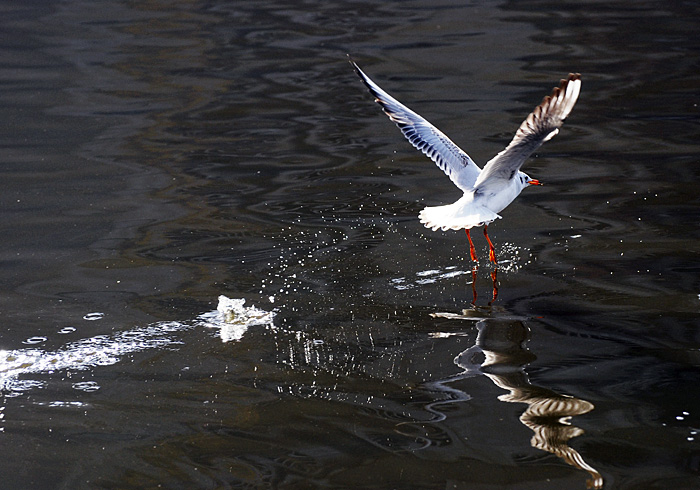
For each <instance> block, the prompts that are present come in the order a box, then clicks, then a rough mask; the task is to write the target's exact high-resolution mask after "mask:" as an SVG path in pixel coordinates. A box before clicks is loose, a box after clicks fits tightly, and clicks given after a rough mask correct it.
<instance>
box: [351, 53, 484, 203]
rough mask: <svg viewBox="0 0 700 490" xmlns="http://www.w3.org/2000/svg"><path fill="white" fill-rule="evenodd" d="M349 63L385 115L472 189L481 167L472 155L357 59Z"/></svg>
mask: <svg viewBox="0 0 700 490" xmlns="http://www.w3.org/2000/svg"><path fill="white" fill-rule="evenodd" d="M350 63H351V64H352V66H353V67H354V68H355V71H356V72H357V74H358V75H359V76H360V78H361V79H362V81H363V82H364V84H365V85H366V86H367V88H368V89H369V91H370V93H371V94H372V95H374V97H375V100H376V101H377V102H378V103H379V105H381V106H382V109H383V110H384V112H385V113H386V115H387V116H389V119H391V120H392V121H394V122H395V123H396V125H397V126H398V127H399V129H400V130H401V132H402V133H403V134H404V136H405V137H406V138H407V139H408V141H410V142H411V144H412V145H413V146H415V147H416V148H417V149H419V150H420V151H422V152H423V153H424V154H425V155H426V156H427V157H428V158H430V159H431V160H432V161H434V162H435V163H436V164H437V166H438V167H440V169H442V171H443V172H445V174H446V175H447V176H448V177H449V178H450V180H451V181H452V182H453V183H454V184H455V185H456V186H457V187H459V188H460V189H462V190H463V191H464V192H467V191H470V190H471V189H472V188H473V187H474V182H476V179H477V177H479V173H480V172H481V169H480V168H479V167H478V165H477V164H476V163H474V161H473V160H472V159H471V158H469V155H467V154H466V153H465V152H464V151H462V149H461V148H459V147H458V146H457V145H455V144H454V143H453V142H452V141H451V140H450V139H449V138H448V137H447V136H445V134H443V132H442V131H440V130H439V129H438V128H436V127H435V126H433V125H432V124H430V123H429V122H428V121H426V120H425V119H423V118H422V117H421V116H420V115H418V114H416V113H415V112H413V111H412V110H411V109H409V108H408V107H406V106H405V105H403V104H402V103H401V102H399V101H398V100H396V99H395V98H393V97H392V96H391V95H389V94H388V93H386V92H385V91H384V90H382V88H381V87H380V86H379V85H377V84H376V83H374V82H373V81H372V80H371V79H370V78H369V77H368V76H367V75H365V73H364V72H363V71H362V70H360V67H359V66H357V64H356V63H355V62H354V61H352V60H350Z"/></svg>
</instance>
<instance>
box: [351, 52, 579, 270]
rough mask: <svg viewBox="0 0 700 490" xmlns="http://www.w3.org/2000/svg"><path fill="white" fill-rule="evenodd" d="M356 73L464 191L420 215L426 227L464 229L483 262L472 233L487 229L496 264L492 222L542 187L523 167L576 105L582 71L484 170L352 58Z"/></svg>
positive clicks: (530, 118) (529, 119) (557, 90)
mask: <svg viewBox="0 0 700 490" xmlns="http://www.w3.org/2000/svg"><path fill="white" fill-rule="evenodd" d="M350 63H351V64H352V66H353V68H354V69H355V72H356V73H357V74H358V75H359V77H360V79H362V82H363V83H364V84H365V85H366V86H367V88H368V89H369V91H370V93H371V94H372V95H373V96H374V97H375V101H376V102H377V103H379V105H381V106H382V109H383V110H384V112H385V113H386V115H387V116H389V119H391V120H392V121H393V122H394V123H396V126H398V128H399V129H400V130H401V132H402V133H403V135H404V136H405V137H406V139H408V141H409V142H410V143H411V144H412V145H413V146H414V147H416V148H417V149H418V150H420V151H421V152H423V153H424V154H425V155H426V156H427V157H428V158H430V159H431V160H432V161H433V162H435V163H436V164H437V166H438V167H439V168H440V169H441V170H442V171H443V172H445V174H446V175H447V176H448V177H449V178H450V180H451V181H452V183H453V184H455V185H456V186H457V187H458V188H459V189H460V190H461V191H462V192H464V195H463V196H462V197H461V198H460V199H459V200H458V201H456V202H454V203H452V204H447V205H444V206H432V207H427V208H425V209H423V210H422V211H421V212H420V214H419V215H418V217H419V218H420V222H421V223H423V224H424V225H425V226H426V228H431V229H432V230H433V231H435V230H437V229H438V228H439V229H442V230H461V229H464V230H465V231H466V233H467V238H468V239H469V252H470V255H471V259H472V260H473V261H475V262H477V261H478V259H477V257H476V252H475V250H474V243H473V242H472V237H471V235H470V233H469V230H471V229H472V228H473V227H475V226H483V227H484V236H485V237H486V240H487V242H488V244H489V260H490V261H491V262H493V263H494V264H497V262H496V252H495V250H494V248H493V243H492V242H491V239H490V238H489V235H488V231H487V230H488V225H489V224H490V223H492V222H493V221H494V220H496V219H498V218H500V217H501V216H499V215H498V213H500V212H501V211H502V210H503V209H505V208H506V206H508V205H509V204H510V203H511V202H513V200H514V199H515V198H516V197H518V195H519V194H520V192H521V191H522V190H523V189H524V188H526V187H528V186H531V185H542V184H541V183H540V181H539V180H537V179H532V178H530V176H529V175H527V174H526V173H524V172H521V171H520V167H522V165H523V164H524V163H525V160H527V158H528V157H529V156H530V155H531V154H532V152H533V151H535V150H536V149H537V148H539V147H540V145H541V144H542V143H544V142H545V141H548V140H550V139H552V138H553V137H554V136H555V135H556V134H557V133H558V132H559V128H560V127H561V126H562V124H563V123H564V119H566V117H567V116H568V115H569V113H570V112H571V110H572V109H573V108H574V104H575V103H576V100H577V99H578V95H579V92H580V91H581V75H580V74H579V73H569V76H568V77H567V78H566V79H564V80H561V82H560V84H559V86H558V87H555V88H554V90H552V93H551V95H548V96H546V97H545V98H544V99H543V100H542V102H541V103H540V105H538V106H537V107H535V110H533V111H532V113H530V115H528V116H527V118H525V120H524V121H523V122H522V124H521V125H520V127H519V128H518V130H517V131H516V132H515V136H514V137H513V140H512V141H511V142H510V144H509V145H508V146H506V148H505V149H504V150H503V151H501V152H500V153H499V154H498V155H496V156H495V157H493V158H492V159H491V160H489V161H488V162H487V163H486V165H485V166H484V168H483V170H482V169H480V168H479V166H478V165H477V164H476V163H474V161H473V160H472V159H471V158H470V157H469V155H467V154H466V153H465V152H464V151H463V150H462V149H461V148H460V147H458V146H457V145H455V144H454V143H453V142H452V140H450V139H449V138H448V137H447V136H446V135H445V134H444V133H443V132H442V131H440V130H439V129H438V128H436V127H435V126H433V125H432V124H430V123H429V122H428V121H427V120H425V119H424V118H423V117H421V116H420V115H419V114H417V113H415V112H413V111H412V110H411V109H409V108H408V107H406V106H405V105H403V104H402V103H401V102H399V101H398V100H396V99H395V98H393V97H392V96H391V95H389V94H388V93H386V92H385V91H384V90H382V88H381V87H380V86H379V85H377V84H376V83H374V82H373V81H372V79H371V78H369V77H368V76H367V75H366V74H365V72H363V71H362V70H361V69H360V67H359V66H357V64H356V63H355V62H354V61H353V60H350Z"/></svg>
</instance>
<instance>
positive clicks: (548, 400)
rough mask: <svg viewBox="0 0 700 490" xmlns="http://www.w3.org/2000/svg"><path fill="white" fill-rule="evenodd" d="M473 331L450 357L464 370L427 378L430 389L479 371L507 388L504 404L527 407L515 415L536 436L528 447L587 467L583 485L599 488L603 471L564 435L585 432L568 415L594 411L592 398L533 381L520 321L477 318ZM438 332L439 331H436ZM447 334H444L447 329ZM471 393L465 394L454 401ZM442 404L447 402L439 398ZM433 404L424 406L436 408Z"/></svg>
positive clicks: (444, 315)
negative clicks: (468, 343)
mask: <svg viewBox="0 0 700 490" xmlns="http://www.w3.org/2000/svg"><path fill="white" fill-rule="evenodd" d="M433 316H435V317H442V318H449V319H468V320H474V319H475V318H474V317H473V316H469V315H468V311H466V310H465V312H464V314H462V315H458V314H454V313H434V314H433ZM476 327H477V329H478V335H477V338H476V342H475V343H474V345H473V346H472V347H470V348H468V349H466V350H465V351H463V352H462V353H460V354H459V355H458V356H457V357H456V358H455V359H454V362H455V364H456V365H457V366H459V367H460V368H461V369H462V370H463V372H462V373H461V374H459V375H455V376H451V377H449V378H448V379H445V380H440V381H437V382H433V383H431V385H432V386H431V387H432V388H436V389H440V390H442V389H448V390H449V391H453V390H454V388H450V387H447V386H445V383H451V382H454V381H456V380H457V379H463V378H468V377H472V376H475V375H477V374H483V375H485V376H486V377H488V378H489V379H490V380H491V381H492V382H493V383H494V384H495V385H496V386H498V387H499V388H502V389H504V390H507V391H508V393H507V394H504V395H500V396H499V397H498V399H499V400H500V401H503V402H508V403H524V404H526V405H527V408H526V409H525V411H524V412H523V414H522V415H521V416H520V422H522V424H523V425H525V426H526V427H528V428H529V429H530V430H532V431H533V432H534V433H535V435H534V436H533V437H532V439H531V440H530V444H531V445H532V447H534V448H536V449H540V450H542V451H547V452H549V453H552V454H554V455H555V456H557V457H559V458H561V459H562V460H563V461H564V462H566V463H567V464H569V465H571V466H573V467H574V468H578V469H581V470H584V471H587V472H588V473H589V474H590V476H591V478H590V479H589V480H588V481H587V487H588V488H593V489H600V488H602V487H603V477H602V475H601V474H600V473H599V472H598V471H597V470H596V469H595V468H593V467H592V466H591V465H589V464H588V463H586V461H584V459H583V457H582V456H581V454H579V453H578V451H576V450H575V449H573V448H571V447H569V446H568V445H567V442H568V441H569V439H572V438H574V437H577V436H579V435H581V434H583V433H584V431H583V430H582V429H580V428H578V427H575V426H573V425H571V418H572V417H574V416H576V415H582V414H584V413H588V412H590V411H591V410H593V408H594V406H593V404H592V403H590V402H588V401H586V400H581V399H579V398H574V397H571V396H566V395H561V394H559V393H556V392H554V391H552V390H549V389H547V388H542V387H539V386H535V385H533V384H532V383H531V382H530V381H529V379H528V377H527V374H526V373H525V370H524V366H525V365H526V364H528V363H530V362H532V361H533V360H535V359H536V356H535V355H534V354H532V352H530V351H529V350H528V349H527V348H525V347H524V343H525V342H526V341H527V339H528V334H529V330H528V328H527V327H526V326H525V325H524V324H523V323H522V321H520V320H507V321H505V322H504V321H496V320H493V319H481V320H480V321H478V322H477V324H476ZM435 335H436V336H443V335H445V334H444V333H437V334H435ZM447 335H449V334H447ZM469 398H471V397H470V396H469V395H467V394H466V393H465V394H464V395H463V396H461V397H457V398H455V397H454V396H452V400H453V401H459V400H466V399H469ZM439 403H440V404H445V403H449V402H445V401H442V402H439ZM435 405H436V404H432V406H431V407H428V408H429V410H431V411H433V413H435V411H436V406H435Z"/></svg>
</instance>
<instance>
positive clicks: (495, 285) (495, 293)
mask: <svg viewBox="0 0 700 490" xmlns="http://www.w3.org/2000/svg"><path fill="white" fill-rule="evenodd" d="M497 272H498V269H494V270H493V272H491V280H492V281H493V298H492V299H491V301H490V302H489V306H491V303H493V302H494V301H496V298H498V279H497V278H496V273H497Z"/></svg>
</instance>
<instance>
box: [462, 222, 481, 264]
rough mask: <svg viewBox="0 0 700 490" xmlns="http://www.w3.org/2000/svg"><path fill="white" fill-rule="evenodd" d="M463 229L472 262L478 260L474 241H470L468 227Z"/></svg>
mask: <svg viewBox="0 0 700 490" xmlns="http://www.w3.org/2000/svg"><path fill="white" fill-rule="evenodd" d="M464 231H466V232H467V238H468V239H469V253H470V254H471V256H472V260H473V261H474V262H478V261H479V259H477V258H476V250H474V242H472V236H471V235H470V234H469V228H467V229H465V230H464Z"/></svg>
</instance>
